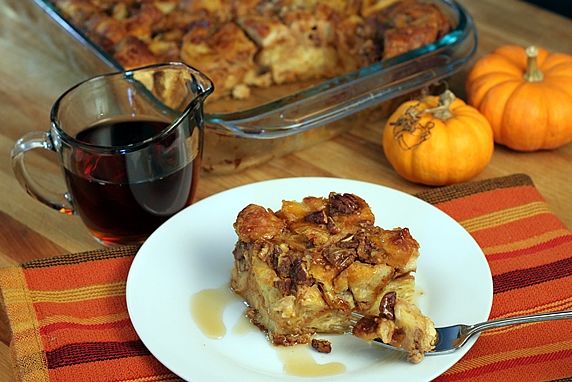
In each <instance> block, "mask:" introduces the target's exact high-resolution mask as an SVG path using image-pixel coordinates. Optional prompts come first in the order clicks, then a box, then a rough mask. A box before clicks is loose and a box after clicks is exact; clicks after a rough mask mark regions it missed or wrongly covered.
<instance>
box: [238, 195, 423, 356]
mask: <svg viewBox="0 0 572 382" xmlns="http://www.w3.org/2000/svg"><path fill="white" fill-rule="evenodd" d="M234 229H235V231H236V233H237V235H238V242H237V243H236V246H235V249H234V251H233V254H234V259H235V261H234V267H233V269H232V276H231V277H232V278H231V286H232V289H233V290H234V291H235V292H236V293H237V294H238V295H240V296H242V297H243V298H244V299H245V300H246V302H247V304H248V306H249V308H248V310H247V314H248V317H249V318H250V320H251V321H252V322H253V323H254V324H255V325H257V326H258V327H260V328H261V329H262V330H264V331H266V332H267V334H268V337H269V339H270V340H271V341H272V343H274V344H276V345H293V344H297V343H309V342H310V341H311V340H312V337H313V335H314V334H315V333H346V332H349V331H351V327H350V326H351V322H350V321H351V320H350V318H351V313H352V312H358V313H360V314H363V315H366V316H379V315H380V312H381V311H382V310H383V309H384V306H387V304H386V302H385V300H384V296H386V295H387V294H388V293H393V294H394V295H395V296H397V298H398V301H399V302H398V303H396V304H393V305H394V306H393V307H392V308H393V309H395V311H396V312H399V313H400V312H401V311H402V305H403V304H411V305H412V306H413V307H415V306H414V305H413V299H414V296H415V294H416V293H415V279H414V276H413V274H412V272H414V271H415V270H416V261H417V258H418V257H419V244H418V243H417V241H416V240H415V239H414V238H413V237H412V236H411V234H410V232H409V230H408V229H407V228H395V229H390V230H386V229H383V228H380V227H377V226H375V225H374V216H373V213H372V211H371V209H370V207H369V206H368V204H367V203H366V202H365V201H364V200H363V199H362V198H360V197H358V196H356V195H353V194H339V193H333V192H332V193H330V195H329V196H328V197H327V198H322V197H306V198H304V199H303V200H302V201H301V202H295V201H283V202H282V208H281V209H280V210H279V211H277V212H273V211H271V210H269V209H267V208H265V207H262V206H259V205H255V204H250V205H248V206H246V207H245V208H244V209H243V210H242V211H241V212H240V213H239V214H238V217H237V219H236V222H235V224H234ZM386 299H387V298H386ZM401 301H403V303H401ZM403 307H404V308H403V309H404V310H407V314H408V316H407V317H414V318H419V320H421V321H422V322H424V323H427V325H426V326H424V327H423V328H422V329H420V330H421V332H419V330H417V329H418V328H416V329H414V330H413V331H412V332H415V333H414V334H415V336H416V337H415V338H416V339H411V341H409V337H410V332H411V331H408V330H401V329H399V330H394V331H393V332H392V333H395V336H394V337H395V338H393V337H391V336H390V337H391V338H389V337H388V335H385V340H388V338H389V340H391V341H393V342H394V343H395V341H397V340H399V338H398V337H400V336H401V337H403V336H405V337H408V338H406V339H402V342H403V343H404V344H406V346H404V348H405V349H406V350H408V351H409V352H410V354H418V353H419V352H420V351H421V352H423V351H426V350H429V349H426V348H425V347H424V348H423V349H417V348H416V346H417V345H416V344H418V343H420V341H419V338H417V337H419V336H421V337H423V339H424V342H423V341H421V342H423V343H432V342H433V340H434V338H432V335H433V336H434V329H433V330H432V331H431V329H432V328H433V326H432V323H431V321H430V320H429V319H428V318H426V317H424V316H423V315H422V313H421V312H420V311H419V309H417V308H416V307H415V308H416V309H410V306H409V305H403ZM380 309H381V311H380ZM402 316H403V317H404V316H405V313H404V315H401V314H399V315H398V317H400V320H401V317H402ZM384 319H385V320H386V321H387V317H385V318H384ZM406 320H407V319H406ZM421 321H420V322H421ZM400 322H401V321H398V322H397V323H399V324H400ZM370 326H371V325H370ZM398 326H399V325H398ZM399 327H400V328H401V326H399ZM371 330H372V329H371V328H370V329H369V331H368V332H367V336H366V335H363V336H362V337H364V338H366V337H368V339H371V338H370V337H371V335H372V332H371ZM362 333H365V332H363V331H362ZM386 333H387V330H386ZM357 334H358V335H359V332H358V333H357ZM375 337H377V335H376V336H375ZM425 337H426V338H425ZM409 344H410V345H411V346H409ZM409 347H411V349H409Z"/></svg>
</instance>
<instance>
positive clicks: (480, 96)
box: [467, 75, 520, 108]
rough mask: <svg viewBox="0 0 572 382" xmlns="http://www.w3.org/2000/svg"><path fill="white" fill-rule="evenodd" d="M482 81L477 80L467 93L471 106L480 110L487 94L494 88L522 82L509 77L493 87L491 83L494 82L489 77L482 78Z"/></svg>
mask: <svg viewBox="0 0 572 382" xmlns="http://www.w3.org/2000/svg"><path fill="white" fill-rule="evenodd" d="M481 78H482V80H476V81H475V82H473V83H471V86H469V88H468V89H467V93H468V94H469V95H470V96H469V104H470V105H472V106H474V107H476V108H480V107H481V105H482V103H483V101H484V99H485V97H486V95H487V93H488V92H489V91H490V90H491V89H492V88H494V87H495V86H499V85H504V84H506V83H508V82H520V80H519V79H518V78H517V77H514V76H512V75H511V77H507V78H505V79H504V80H500V81H499V82H497V83H495V84H494V85H491V84H490V82H492V80H490V79H489V77H488V76H486V77H485V76H482V77H481Z"/></svg>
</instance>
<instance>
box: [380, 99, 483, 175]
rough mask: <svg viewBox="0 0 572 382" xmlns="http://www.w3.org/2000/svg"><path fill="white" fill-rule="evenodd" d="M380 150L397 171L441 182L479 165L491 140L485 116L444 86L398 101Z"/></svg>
mask: <svg viewBox="0 0 572 382" xmlns="http://www.w3.org/2000/svg"><path fill="white" fill-rule="evenodd" d="M383 150H384V152H385V156H386V158H387V160H388V161H389V163H390V164H391V166H392V167H393V168H394V169H395V171H396V172H397V173H398V174H399V175H401V176H403V177H404V178H406V179H408V180H410V181H412V182H416V183H422V184H426V185H433V186H441V185H447V184H453V183H459V182H463V181H466V180H469V179H471V178H473V177H474V176H476V175H478V174H479V173H480V172H481V171H483V170H484V168H485V167H486V166H487V164H488V163H489V162H490V160H491V157H492V154H493V150H494V141H493V133H492V129H491V126H490V124H489V123H488V121H487V120H486V118H485V117H483V116H482V115H481V113H479V111H478V110H477V109H475V108H474V107H471V106H469V105H467V104H465V102H463V101H462V100H461V99H459V98H456V97H455V95H454V94H453V92H451V91H450V90H446V91H445V92H444V93H443V94H441V95H440V96H432V95H423V96H422V97H421V98H420V99H419V100H412V101H407V102H404V103H403V104H401V105H400V106H399V107H398V108H397V109H396V110H395V112H393V114H392V115H391V116H390V117H389V119H388V121H387V123H386V125H385V129H384V132H383Z"/></svg>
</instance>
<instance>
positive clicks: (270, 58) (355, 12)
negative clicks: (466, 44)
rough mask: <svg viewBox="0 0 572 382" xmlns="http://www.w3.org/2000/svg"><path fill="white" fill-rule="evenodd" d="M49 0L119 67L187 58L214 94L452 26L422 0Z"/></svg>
mask: <svg viewBox="0 0 572 382" xmlns="http://www.w3.org/2000/svg"><path fill="white" fill-rule="evenodd" d="M51 1H52V2H53V3H54V5H55V6H56V8H57V9H58V10H59V11H60V12H61V14H62V15H63V16H64V17H65V18H66V19H67V20H69V21H70V22H71V23H72V24H73V25H75V26H76V27H78V28H79V29H80V30H82V31H84V32H85V33H86V34H87V35H88V37H89V38H90V39H92V40H93V41H94V42H95V43H96V44H97V45H98V46H100V47H101V48H102V49H103V50H104V51H106V52H107V53H109V54H110V55H111V56H113V57H114V58H115V59H116V60H117V61H118V62H119V63H120V64H121V65H122V66H123V67H124V68H127V69H131V68H134V67H138V66H144V65H149V64H154V63H159V62H166V61H184V62H186V63H187V64H189V65H191V66H193V67H195V68H197V69H198V70H200V71H202V72H204V73H205V74H206V75H207V76H209V77H210V78H211V80H212V81H213V82H214V84H215V89H216V92H215V94H213V96H214V98H217V97H218V98H221V97H225V96H234V97H235V98H239V99H244V98H248V97H249V95H250V88H251V87H270V86H273V85H276V84H285V83H292V82H296V81H304V80H313V79H325V78H330V77H334V76H337V75H340V74H343V73H347V72H350V71H352V70H355V69H358V68H360V67H364V66H366V65H369V64H371V63H374V62H376V61H378V60H380V59H384V58H389V57H393V56H396V55H399V54H401V53H404V52H407V51H410V50H412V49H415V48H418V47H420V46H423V45H426V44H429V43H432V42H434V41H436V40H437V39H439V38H440V37H442V36H443V35H445V34H446V33H447V32H448V31H449V30H450V28H451V25H450V23H449V20H448V19H447V17H446V16H445V15H444V14H443V12H442V11H441V10H440V8H439V7H438V6H436V5H434V4H431V3H428V2H424V1H422V0H399V1H396V0H333V1H332V0H308V1H302V0H51ZM214 98H213V97H211V99H214Z"/></svg>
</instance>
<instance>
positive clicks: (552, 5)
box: [525, 0, 572, 33]
mask: <svg viewBox="0 0 572 382" xmlns="http://www.w3.org/2000/svg"><path fill="white" fill-rule="evenodd" d="M525 1H526V2H528V3H532V4H535V5H538V6H539V7H542V8H546V9H548V10H551V11H553V12H556V13H560V14H561V15H563V16H566V17H569V18H572V1H571V0H525ZM571 33H572V31H571Z"/></svg>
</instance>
